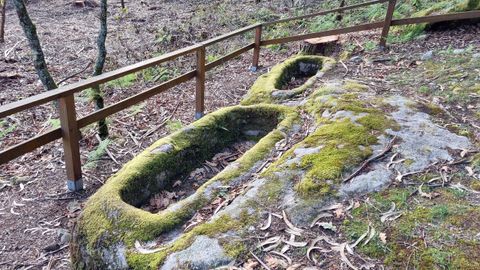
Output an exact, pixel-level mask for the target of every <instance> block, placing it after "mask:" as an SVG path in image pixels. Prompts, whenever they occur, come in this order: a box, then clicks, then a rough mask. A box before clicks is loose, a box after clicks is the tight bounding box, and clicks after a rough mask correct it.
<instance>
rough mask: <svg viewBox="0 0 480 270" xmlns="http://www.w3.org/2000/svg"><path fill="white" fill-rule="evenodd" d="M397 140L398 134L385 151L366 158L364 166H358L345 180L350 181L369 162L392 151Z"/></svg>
mask: <svg viewBox="0 0 480 270" xmlns="http://www.w3.org/2000/svg"><path fill="white" fill-rule="evenodd" d="M396 140H397V136H395V137H393V139H392V140H391V141H390V142H389V143H388V144H387V146H386V147H385V149H383V151H382V152H381V153H380V154H378V155H376V156H373V157H371V158H369V159H367V160H365V162H363V164H362V166H360V168H358V169H357V170H356V171H354V172H353V173H352V174H351V175H350V176H349V177H347V178H345V179H343V182H344V183H345V182H348V181H350V180H352V179H353V178H354V177H355V176H357V175H358V174H359V173H360V172H361V171H362V170H363V169H365V167H367V165H368V164H370V162H372V161H375V160H377V159H379V158H381V157H383V156H384V155H385V154H387V153H388V152H390V150H392V147H393V144H394V143H395V141H396Z"/></svg>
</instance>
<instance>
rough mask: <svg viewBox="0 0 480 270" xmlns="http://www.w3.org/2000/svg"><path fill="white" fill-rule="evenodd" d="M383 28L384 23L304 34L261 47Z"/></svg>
mask: <svg viewBox="0 0 480 270" xmlns="http://www.w3.org/2000/svg"><path fill="white" fill-rule="evenodd" d="M382 26H383V21H381V22H374V23H366V24H360V25H355V26H350V27H345V28H340V29H334V30H327V31H322V32H317V33H309V34H302V35H296V36H289V37H282V38H274V39H268V40H263V41H262V42H261V45H262V46H267V45H273V44H281V43H288V42H292V41H299V40H304V39H309V38H318V37H326V36H331V35H340V34H347V33H353V32H360V31H366V30H372V29H376V28H381V27H382Z"/></svg>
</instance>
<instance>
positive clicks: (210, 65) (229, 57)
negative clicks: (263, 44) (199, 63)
mask: <svg viewBox="0 0 480 270" xmlns="http://www.w3.org/2000/svg"><path fill="white" fill-rule="evenodd" d="M254 47H255V43H251V44H248V45H247V46H245V47H242V48H240V49H238V50H236V51H233V52H231V53H229V54H227V55H225V56H224V57H222V58H220V59H217V60H215V61H213V62H210V63H208V64H207V65H205V68H206V70H207V71H208V70H211V69H212V68H214V67H216V66H219V65H221V64H223V63H225V62H227V61H229V60H232V59H233V58H235V57H237V56H240V55H242V54H243V53H245V52H248V51H249V50H251V49H253V48H254Z"/></svg>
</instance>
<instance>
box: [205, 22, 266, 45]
mask: <svg viewBox="0 0 480 270" xmlns="http://www.w3.org/2000/svg"><path fill="white" fill-rule="evenodd" d="M259 25H261V24H260V23H257V24H252V25H249V26H245V27H243V28H240V29H238V30H235V31H233V32H230V33H227V34H224V35H221V36H218V37H215V38H211V39H209V40H205V41H203V42H201V43H200V44H201V45H203V46H205V47H207V46H210V45H212V44H214V43H218V42H220V41H223V40H225V39H228V38H231V37H234V36H238V35H240V34H243V33H245V32H248V31H250V30H253V29H255V28H256V27H257V26H259Z"/></svg>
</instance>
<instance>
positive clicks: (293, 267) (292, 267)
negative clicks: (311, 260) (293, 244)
mask: <svg viewBox="0 0 480 270" xmlns="http://www.w3.org/2000/svg"><path fill="white" fill-rule="evenodd" d="M301 266H302V264H301V263H296V264H292V265H290V266H289V267H287V270H297V269H300V267H301Z"/></svg>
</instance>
